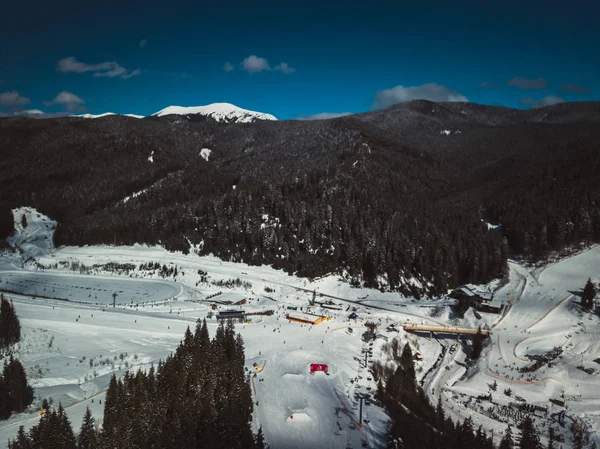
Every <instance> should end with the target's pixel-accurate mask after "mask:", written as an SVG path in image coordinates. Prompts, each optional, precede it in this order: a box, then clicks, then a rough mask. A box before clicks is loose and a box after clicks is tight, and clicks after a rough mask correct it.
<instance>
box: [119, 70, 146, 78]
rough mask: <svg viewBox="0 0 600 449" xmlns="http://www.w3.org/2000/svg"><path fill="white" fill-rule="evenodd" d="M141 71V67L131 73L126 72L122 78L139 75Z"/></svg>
mask: <svg viewBox="0 0 600 449" xmlns="http://www.w3.org/2000/svg"><path fill="white" fill-rule="evenodd" d="M140 73H142V71H141V70H140V69H135V70H133V71H131V72H129V73H126V74H125V75H123V76H122V77H121V78H123V79H124V80H126V79H129V78H131V77H132V76H137V75H139V74H140Z"/></svg>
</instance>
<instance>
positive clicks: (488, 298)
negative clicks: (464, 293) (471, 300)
mask: <svg viewBox="0 0 600 449" xmlns="http://www.w3.org/2000/svg"><path fill="white" fill-rule="evenodd" d="M475 294H476V295H477V296H479V297H480V298H481V299H484V300H486V301H491V300H492V299H494V294H493V293H492V292H482V291H477V292H475Z"/></svg>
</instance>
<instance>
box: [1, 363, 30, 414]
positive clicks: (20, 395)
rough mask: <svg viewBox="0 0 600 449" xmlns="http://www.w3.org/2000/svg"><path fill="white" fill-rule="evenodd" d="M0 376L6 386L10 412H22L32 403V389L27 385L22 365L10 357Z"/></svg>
mask: <svg viewBox="0 0 600 449" xmlns="http://www.w3.org/2000/svg"><path fill="white" fill-rule="evenodd" d="M2 375H3V378H4V382H5V384H6V389H7V393H8V402H9V406H10V409H11V411H14V412H17V413H21V412H23V411H24V410H25V408H26V407H27V406H29V404H31V403H32V402H33V388H31V387H30V386H29V384H28V383H27V375H26V374H25V369H24V368H23V365H21V362H19V360H17V359H15V358H13V356H12V355H11V356H10V358H9V360H8V363H5V365H4V370H3V373H2Z"/></svg>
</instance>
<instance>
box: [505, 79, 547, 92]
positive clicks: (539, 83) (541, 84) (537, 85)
mask: <svg viewBox="0 0 600 449" xmlns="http://www.w3.org/2000/svg"><path fill="white" fill-rule="evenodd" d="M506 84H507V85H509V86H514V87H518V88H519V89H545V88H546V87H548V82H547V81H546V80H545V79H544V78H537V79H534V80H529V79H526V78H523V77H520V76H517V77H516V78H513V79H511V80H508V81H507V82H506Z"/></svg>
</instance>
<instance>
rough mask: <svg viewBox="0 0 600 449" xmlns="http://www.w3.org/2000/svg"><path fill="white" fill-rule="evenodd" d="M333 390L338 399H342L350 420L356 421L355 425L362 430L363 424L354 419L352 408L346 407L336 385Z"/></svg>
mask: <svg viewBox="0 0 600 449" xmlns="http://www.w3.org/2000/svg"><path fill="white" fill-rule="evenodd" d="M333 392H334V393H335V395H336V396H337V398H338V400H339V401H340V404H342V407H343V409H344V412H346V415H347V416H348V418H350V421H352V422H353V423H354V425H355V426H356V427H357V428H358V429H359V430H360V431H361V432H362V424H360V423H358V422H357V421H356V419H354V417H353V416H352V413H350V410H348V407H346V403H345V402H344V401H343V400H342V398H341V397H340V394H339V393H338V391H337V390H336V389H335V387H334V388H333Z"/></svg>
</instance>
